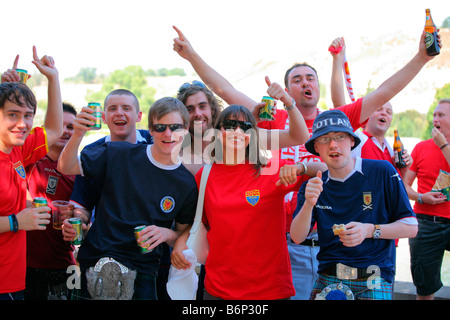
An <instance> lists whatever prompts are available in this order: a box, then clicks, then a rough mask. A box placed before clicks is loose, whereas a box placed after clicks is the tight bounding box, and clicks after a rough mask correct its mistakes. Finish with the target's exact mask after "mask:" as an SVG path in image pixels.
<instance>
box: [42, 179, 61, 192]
mask: <svg viewBox="0 0 450 320" xmlns="http://www.w3.org/2000/svg"><path fill="white" fill-rule="evenodd" d="M58 180H59V178H58V177H55V176H48V180H47V188H46V189H45V192H46V193H48V194H52V195H55V193H56V187H57V186H58Z"/></svg>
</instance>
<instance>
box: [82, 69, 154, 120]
mask: <svg viewBox="0 0 450 320" xmlns="http://www.w3.org/2000/svg"><path fill="white" fill-rule="evenodd" d="M115 89H127V90H130V91H131V92H133V93H134V94H135V95H136V97H137V98H138V100H139V105H140V107H141V110H142V112H143V113H147V112H148V110H149V109H150V106H151V105H152V104H153V102H155V98H154V96H155V93H156V89H155V88H152V87H149V86H148V85H147V80H146V79H145V71H144V70H143V69H142V67H140V66H128V67H126V68H125V69H123V70H115V71H113V72H112V73H111V74H110V75H109V76H107V77H106V78H105V79H104V81H103V83H102V88H101V90H100V91H98V92H93V91H91V90H88V93H87V95H86V100H87V101H100V102H103V100H104V99H105V97H106V96H107V95H108V93H110V92H111V91H113V90H115Z"/></svg>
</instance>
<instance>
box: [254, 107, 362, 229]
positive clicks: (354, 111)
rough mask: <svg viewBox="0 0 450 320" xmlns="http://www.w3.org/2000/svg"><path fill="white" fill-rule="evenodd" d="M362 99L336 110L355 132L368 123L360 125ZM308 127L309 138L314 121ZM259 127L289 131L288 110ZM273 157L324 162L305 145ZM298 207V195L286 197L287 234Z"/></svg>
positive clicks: (278, 111) (279, 112) (281, 150)
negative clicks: (345, 117) (346, 119)
mask: <svg viewBox="0 0 450 320" xmlns="http://www.w3.org/2000/svg"><path fill="white" fill-rule="evenodd" d="M362 99H363V98H360V99H358V100H356V101H355V102H353V103H351V104H348V105H345V106H341V107H339V108H336V109H337V110H341V111H342V112H344V113H345V114H346V115H347V117H348V118H349V120H350V123H351V125H352V127H353V130H356V129H358V128H360V127H361V126H362V125H364V124H365V123H366V122H367V120H366V121H364V122H363V123H360V122H359V120H360V118H361V105H362ZM317 112H318V113H320V112H321V111H320V110H319V109H317ZM305 122H306V126H307V127H308V131H309V136H310V137H311V135H312V127H313V124H314V119H310V120H305ZM258 127H260V128H263V129H268V130H271V129H279V130H286V129H289V117H288V113H287V111H286V110H281V109H278V110H277V112H276V114H275V119H274V120H273V121H263V122H260V123H258ZM272 155H273V157H277V156H279V157H280V159H289V160H292V161H294V162H296V163H297V162H299V161H301V162H305V163H308V162H322V159H321V158H320V157H319V156H316V155H313V154H311V153H309V152H308V150H306V148H305V145H303V144H302V145H298V146H293V147H288V148H283V149H280V150H278V152H277V151H275V150H273V151H272ZM296 207H297V193H293V194H289V195H287V196H286V203H285V210H286V215H287V219H286V232H289V230H290V225H291V221H292V215H293V213H294V211H295V208H296Z"/></svg>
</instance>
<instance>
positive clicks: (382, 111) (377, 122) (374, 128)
mask: <svg viewBox="0 0 450 320" xmlns="http://www.w3.org/2000/svg"><path fill="white" fill-rule="evenodd" d="M392 114H393V112H392V105H391V104H390V103H389V102H387V103H385V104H384V105H382V106H381V107H380V108H378V110H377V111H375V112H374V113H372V114H371V116H370V117H369V120H368V121H367V125H366V131H367V132H368V133H370V134H371V135H373V136H384V134H385V133H386V131H387V130H388V129H389V127H390V125H391V122H392Z"/></svg>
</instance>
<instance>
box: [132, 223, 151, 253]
mask: <svg viewBox="0 0 450 320" xmlns="http://www.w3.org/2000/svg"><path fill="white" fill-rule="evenodd" d="M145 227H146V226H138V227H136V228H134V237H135V238H136V242H137V244H138V246H139V249H140V251H141V253H149V252H152V251H153V249H149V248H148V247H149V246H146V247H143V246H141V244H140V243H139V242H138V239H139V233H140V232H141V231H142V230H143V229H144V228H145Z"/></svg>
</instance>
